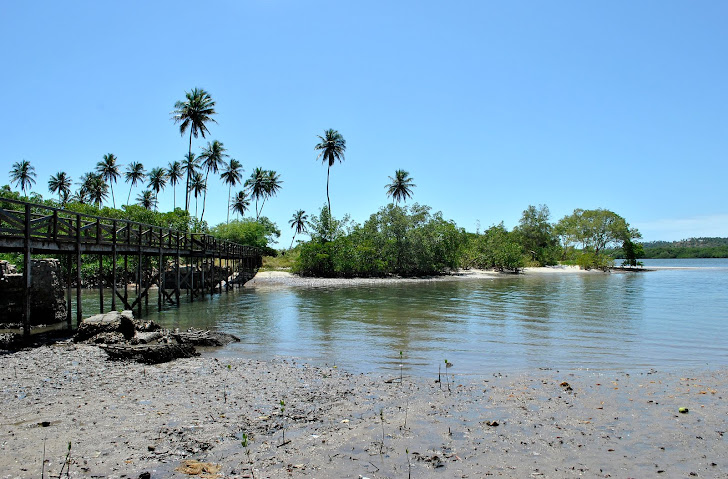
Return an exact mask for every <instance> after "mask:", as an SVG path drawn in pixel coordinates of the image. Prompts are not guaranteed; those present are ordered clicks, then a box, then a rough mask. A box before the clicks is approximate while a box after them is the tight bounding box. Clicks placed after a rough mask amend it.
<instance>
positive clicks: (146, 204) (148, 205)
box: [136, 190, 157, 210]
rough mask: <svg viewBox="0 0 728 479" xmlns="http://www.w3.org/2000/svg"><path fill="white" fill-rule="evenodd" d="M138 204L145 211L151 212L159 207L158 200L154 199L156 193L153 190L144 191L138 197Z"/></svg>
mask: <svg viewBox="0 0 728 479" xmlns="http://www.w3.org/2000/svg"><path fill="white" fill-rule="evenodd" d="M136 201H137V204H138V205H139V206H141V207H142V208H144V209H145V210H151V209H152V208H155V207H156V206H157V200H156V199H154V193H152V191H151V190H144V191H142V192H141V193H139V194H138V195H137V197H136Z"/></svg>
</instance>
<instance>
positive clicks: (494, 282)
mask: <svg viewBox="0 0 728 479" xmlns="http://www.w3.org/2000/svg"><path fill="white" fill-rule="evenodd" d="M645 265H646V266H656V267H660V269H657V270H656V271H653V272H647V273H636V274H620V273H613V274H584V275H582V274H549V275H527V274H526V275H518V276H511V275H505V276H503V277H498V278H495V279H481V280H459V281H441V282H429V283H420V284H390V285H386V286H360V287H339V288H326V289H323V288H311V289H308V288H287V287H280V288H265V289H263V288H258V289H252V288H251V289H243V290H240V291H237V292H235V293H228V294H222V295H220V296H217V297H215V298H214V299H213V300H209V299H208V300H206V301H204V302H196V303H193V304H186V305H183V306H182V307H181V308H179V309H173V310H168V311H164V312H162V313H161V314H158V313H156V312H153V313H152V314H151V315H150V316H149V317H151V318H153V319H155V320H157V321H159V322H161V323H162V324H163V325H164V326H166V327H180V328H186V327H189V326H195V327H198V328H215V329H219V330H223V331H228V332H232V333H234V334H236V335H238V336H240V337H241V339H242V342H241V343H239V344H233V345H231V346H229V347H227V348H224V349H222V350H218V351H217V352H215V353H213V354H216V355H220V356H223V357H224V356H225V355H236V356H237V355H242V356H247V357H256V358H271V357H274V356H294V357H298V358H301V359H304V360H306V361H309V362H314V363H319V364H329V365H333V364H336V365H339V366H341V367H343V368H345V369H347V370H351V371H361V372H367V371H378V372H386V371H391V372H392V374H393V375H396V374H398V373H399V363H400V361H399V355H400V354H399V352H400V351H402V352H403V357H404V364H405V366H404V367H405V370H408V371H409V372H410V373H411V374H417V375H434V374H436V373H437V368H438V365H440V364H443V363H444V360H445V359H447V360H448V361H450V362H452V363H454V365H455V366H454V368H453V369H452V372H455V373H459V374H490V373H491V372H497V371H518V370H525V369H531V368H546V367H548V368H555V369H580V368H589V369H597V370H635V371H637V370H644V369H649V368H657V369H675V368H682V367H696V366H697V367H706V366H707V367H717V366H725V365H728V339H726V338H727V337H728V260H653V261H650V260H646V261H645ZM674 267H678V268H680V269H673V268H674ZM663 268H664V269H663ZM152 303H153V304H154V305H156V300H155V301H152ZM87 304H88V305H89V306H88V307H87V309H86V311H91V309H90V308H93V307H94V306H93V305H94V302H93V300H90V301H89V303H87ZM95 307H96V308H98V306H95Z"/></svg>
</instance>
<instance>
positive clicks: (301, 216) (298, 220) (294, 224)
mask: <svg viewBox="0 0 728 479" xmlns="http://www.w3.org/2000/svg"><path fill="white" fill-rule="evenodd" d="M307 223H308V215H307V214H306V212H305V211H303V210H298V211H296V212H295V213H293V216H292V217H291V219H290V220H289V221H288V224H289V225H291V228H293V239H292V240H291V248H293V242H294V241H295V240H296V235H297V234H299V233H305V232H306V231H307V229H306V224H307ZM291 248H288V249H291Z"/></svg>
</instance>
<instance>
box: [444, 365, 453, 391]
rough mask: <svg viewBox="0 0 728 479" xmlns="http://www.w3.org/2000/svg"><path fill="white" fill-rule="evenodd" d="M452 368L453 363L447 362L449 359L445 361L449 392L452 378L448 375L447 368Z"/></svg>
mask: <svg viewBox="0 0 728 479" xmlns="http://www.w3.org/2000/svg"><path fill="white" fill-rule="evenodd" d="M450 366H452V363H449V362H447V359H446V360H445V381H447V390H448V391H450V376H448V375H447V368H449V367H450Z"/></svg>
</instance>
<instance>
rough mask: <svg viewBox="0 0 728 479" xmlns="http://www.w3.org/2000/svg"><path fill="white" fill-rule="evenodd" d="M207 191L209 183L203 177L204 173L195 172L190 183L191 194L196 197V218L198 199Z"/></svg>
mask: <svg viewBox="0 0 728 479" xmlns="http://www.w3.org/2000/svg"><path fill="white" fill-rule="evenodd" d="M205 191H207V182H206V181H205V179H204V178H203V177H202V173H200V172H199V171H198V172H195V175H194V176H193V177H192V181H191V182H190V192H191V193H193V194H194V195H195V217H196V216H197V197H198V196H200V195H202V193H204V192H205Z"/></svg>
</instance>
